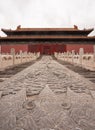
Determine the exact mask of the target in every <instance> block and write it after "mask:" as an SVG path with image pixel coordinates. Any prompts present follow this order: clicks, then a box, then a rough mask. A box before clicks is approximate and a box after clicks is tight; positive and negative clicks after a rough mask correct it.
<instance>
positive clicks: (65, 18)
mask: <svg viewBox="0 0 95 130" xmlns="http://www.w3.org/2000/svg"><path fill="white" fill-rule="evenodd" d="M74 24H75V25H78V26H79V28H80V29H83V28H92V27H95V0H0V28H11V29H15V28H16V26H18V25H21V26H22V27H73V25H74ZM0 33H1V32H0ZM92 34H94V35H95V32H94V33H92ZM1 35H2V33H1Z"/></svg>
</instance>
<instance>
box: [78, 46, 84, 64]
mask: <svg viewBox="0 0 95 130" xmlns="http://www.w3.org/2000/svg"><path fill="white" fill-rule="evenodd" d="M83 54H84V49H83V48H80V49H79V63H80V65H81V66H82V62H83Z"/></svg>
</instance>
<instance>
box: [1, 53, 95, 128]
mask: <svg viewBox="0 0 95 130" xmlns="http://www.w3.org/2000/svg"><path fill="white" fill-rule="evenodd" d="M0 130H95V84H93V83H92V82H90V81H88V80H87V79H85V78H83V77H82V76H80V75H78V74H77V73H75V72H73V71H71V70H69V69H67V68H66V67H64V66H63V65H61V64H59V63H58V62H56V61H54V60H53V59H52V57H50V56H43V57H42V59H41V60H40V61H38V62H36V63H35V64H33V65H32V66H30V67H28V68H26V69H25V70H23V71H22V72H20V73H18V74H16V75H15V76H13V77H11V78H10V79H8V80H6V81H4V82H3V83H1V84H0Z"/></svg>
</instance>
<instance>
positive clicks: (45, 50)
mask: <svg viewBox="0 0 95 130" xmlns="http://www.w3.org/2000/svg"><path fill="white" fill-rule="evenodd" d="M43 54H44V55H51V48H50V46H43Z"/></svg>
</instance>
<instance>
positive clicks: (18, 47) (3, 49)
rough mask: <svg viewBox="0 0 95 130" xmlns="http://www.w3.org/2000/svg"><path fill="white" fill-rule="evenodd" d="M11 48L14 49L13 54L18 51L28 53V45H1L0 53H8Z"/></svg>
mask: <svg viewBox="0 0 95 130" xmlns="http://www.w3.org/2000/svg"><path fill="white" fill-rule="evenodd" d="M11 48H14V49H15V52H16V53H17V52H19V51H20V50H22V51H23V52H24V51H28V45H25V44H24V45H2V46H1V52H2V53H10V51H11Z"/></svg>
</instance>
